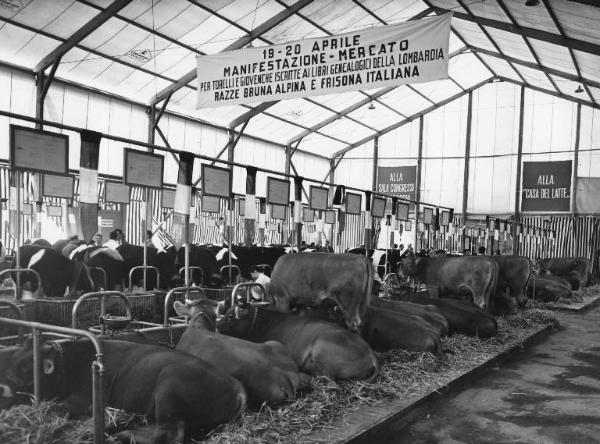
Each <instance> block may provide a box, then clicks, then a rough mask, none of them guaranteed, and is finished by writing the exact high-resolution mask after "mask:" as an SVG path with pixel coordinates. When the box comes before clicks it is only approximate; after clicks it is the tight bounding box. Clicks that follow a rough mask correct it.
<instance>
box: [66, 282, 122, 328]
mask: <svg viewBox="0 0 600 444" xmlns="http://www.w3.org/2000/svg"><path fill="white" fill-rule="evenodd" d="M110 297H117V298H120V299H121V300H123V302H124V303H125V312H126V315H125V318H127V319H128V320H129V321H131V305H130V303H129V299H127V296H125V294H124V293H121V292H120V291H95V292H93V293H86V294H84V295H82V296H81V297H79V299H77V301H76V302H75V304H74V305H73V310H72V311H71V328H73V329H76V328H77V323H78V319H77V314H78V312H79V307H80V306H81V304H82V303H83V301H85V300H86V299H92V298H100V318H101V319H104V317H105V316H106V299H107V298H110ZM123 320H125V319H123ZM105 333H106V326H105V325H104V323H102V325H101V334H105Z"/></svg>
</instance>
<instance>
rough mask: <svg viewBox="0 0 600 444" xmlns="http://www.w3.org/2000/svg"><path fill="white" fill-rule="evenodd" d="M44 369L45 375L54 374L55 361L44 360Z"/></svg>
mask: <svg viewBox="0 0 600 444" xmlns="http://www.w3.org/2000/svg"><path fill="white" fill-rule="evenodd" d="M42 368H43V370H44V374H45V375H51V374H52V373H54V361H53V360H52V359H48V358H46V359H44V361H43V363H42Z"/></svg>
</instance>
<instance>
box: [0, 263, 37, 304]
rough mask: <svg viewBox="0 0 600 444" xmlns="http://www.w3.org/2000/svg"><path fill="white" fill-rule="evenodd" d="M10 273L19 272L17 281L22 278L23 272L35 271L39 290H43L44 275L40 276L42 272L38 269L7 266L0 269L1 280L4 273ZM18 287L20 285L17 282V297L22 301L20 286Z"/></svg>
mask: <svg viewBox="0 0 600 444" xmlns="http://www.w3.org/2000/svg"><path fill="white" fill-rule="evenodd" d="M8 273H16V274H17V281H19V280H20V276H21V274H23V273H33V274H34V275H35V277H36V279H37V283H38V291H40V292H41V290H42V277H41V276H40V274H39V273H38V272H37V271H35V270H32V269H31V268H21V267H19V268H7V269H6V270H2V271H0V280H1V278H2V275H4V274H8ZM18 287H19V286H18V285H16V284H15V287H14V289H15V299H16V300H17V301H20V300H21V292H20V291H19V290H20V288H18Z"/></svg>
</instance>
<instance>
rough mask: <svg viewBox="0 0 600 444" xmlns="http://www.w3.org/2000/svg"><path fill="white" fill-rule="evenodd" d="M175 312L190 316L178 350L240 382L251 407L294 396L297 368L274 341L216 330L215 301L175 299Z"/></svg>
mask: <svg viewBox="0 0 600 444" xmlns="http://www.w3.org/2000/svg"><path fill="white" fill-rule="evenodd" d="M174 305H175V311H176V312H177V314H179V315H180V316H187V317H189V318H190V323H189V325H188V327H187V329H186V331H185V333H184V334H183V336H182V337H181V339H180V340H179V343H178V344H177V350H179V351H183V352H186V353H190V354H192V355H194V356H196V357H198V358H201V359H203V360H205V361H206V362H209V363H211V364H212V365H214V366H215V367H216V368H218V369H219V370H220V371H222V372H223V373H225V374H227V375H229V376H232V377H234V378H236V379H238V380H239V381H241V382H242V384H243V385H244V388H245V389H246V391H247V393H248V400H249V403H250V404H251V405H252V406H255V407H258V406H260V405H261V404H262V403H263V402H266V403H268V404H270V405H276V404H280V403H281V402H283V401H285V400H286V399H293V398H294V397H295V395H296V390H298V388H299V387H300V374H299V371H298V367H296V364H295V363H294V361H293V360H292V358H291V357H290V355H289V354H288V353H287V351H286V350H285V349H284V348H283V346H282V345H281V343H279V342H276V341H272V340H271V341H265V343H264V344H255V343H253V342H249V341H245V340H243V339H238V338H234V337H231V336H226V335H223V334H221V333H215V331H214V330H215V323H216V317H217V307H218V303H217V302H216V301H212V300H209V299H206V298H199V299H195V300H193V301H187V302H186V304H182V303H181V302H179V301H175V304H174Z"/></svg>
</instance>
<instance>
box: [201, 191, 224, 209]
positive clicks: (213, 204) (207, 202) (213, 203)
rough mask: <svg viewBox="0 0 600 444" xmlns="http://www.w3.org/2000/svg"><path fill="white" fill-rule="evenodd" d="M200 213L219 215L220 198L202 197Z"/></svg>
mask: <svg viewBox="0 0 600 444" xmlns="http://www.w3.org/2000/svg"><path fill="white" fill-rule="evenodd" d="M201 205H202V207H201V208H202V212H203V213H220V212H221V198H220V197H216V196H204V195H202V203H201Z"/></svg>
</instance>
